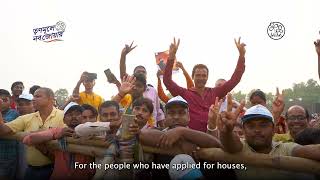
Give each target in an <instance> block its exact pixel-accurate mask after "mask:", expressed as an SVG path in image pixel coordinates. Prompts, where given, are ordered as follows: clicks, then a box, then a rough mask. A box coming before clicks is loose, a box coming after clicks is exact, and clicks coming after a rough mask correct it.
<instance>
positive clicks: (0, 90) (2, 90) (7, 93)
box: [0, 89, 11, 97]
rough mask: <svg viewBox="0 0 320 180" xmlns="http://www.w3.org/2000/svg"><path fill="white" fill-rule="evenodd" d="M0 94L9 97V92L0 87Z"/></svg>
mask: <svg viewBox="0 0 320 180" xmlns="http://www.w3.org/2000/svg"><path fill="white" fill-rule="evenodd" d="M0 96H6V97H11V95H10V92H9V91H7V90H5V89H0Z"/></svg>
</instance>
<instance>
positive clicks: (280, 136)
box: [272, 133, 294, 142]
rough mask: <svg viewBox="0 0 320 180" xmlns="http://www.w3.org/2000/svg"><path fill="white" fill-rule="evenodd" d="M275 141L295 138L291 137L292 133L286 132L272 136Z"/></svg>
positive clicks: (291, 140) (290, 140) (288, 140)
mask: <svg viewBox="0 0 320 180" xmlns="http://www.w3.org/2000/svg"><path fill="white" fill-rule="evenodd" d="M272 139H273V140H274V141H276V142H279V141H282V142H294V139H293V138H292V137H291V135H290V133H286V134H275V135H274V136H273V138H272Z"/></svg>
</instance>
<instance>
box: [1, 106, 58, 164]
mask: <svg viewBox="0 0 320 180" xmlns="http://www.w3.org/2000/svg"><path fill="white" fill-rule="evenodd" d="M6 125H7V126H8V127H9V128H10V129H11V130H12V131H13V132H14V133H16V132H32V131H39V130H46V129H49V128H53V127H64V123H63V111H61V110H58V109H56V108H54V109H53V110H52V112H51V114H50V115H49V116H48V118H47V119H46V120H45V121H44V123H43V121H42V119H41V116H40V114H39V112H35V113H31V114H27V115H24V116H20V117H18V118H17V119H15V120H13V121H11V122H8V123H6ZM26 156H27V163H28V164H29V165H31V166H44V165H48V164H51V163H52V162H51V160H50V159H49V158H48V157H46V156H45V155H43V154H42V153H41V152H40V151H39V150H37V149H36V148H35V147H33V146H27V152H26Z"/></svg>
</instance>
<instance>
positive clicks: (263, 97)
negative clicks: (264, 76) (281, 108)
mask: <svg viewBox="0 0 320 180" xmlns="http://www.w3.org/2000/svg"><path fill="white" fill-rule="evenodd" d="M254 96H258V97H260V98H261V99H262V100H263V101H264V102H267V98H266V94H265V93H264V92H263V91H261V90H260V89H257V90H255V91H253V92H252V93H251V95H250V98H249V100H250V101H251V100H252V99H253V97H254Z"/></svg>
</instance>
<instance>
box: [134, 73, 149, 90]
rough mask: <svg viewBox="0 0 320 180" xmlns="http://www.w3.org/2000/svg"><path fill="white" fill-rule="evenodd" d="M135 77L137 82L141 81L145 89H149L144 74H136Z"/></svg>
mask: <svg viewBox="0 0 320 180" xmlns="http://www.w3.org/2000/svg"><path fill="white" fill-rule="evenodd" d="M133 76H134V77H135V78H136V81H139V82H141V83H142V84H143V86H144V88H147V80H146V77H145V76H144V75H143V74H140V73H135V74H134V75H133Z"/></svg>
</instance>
